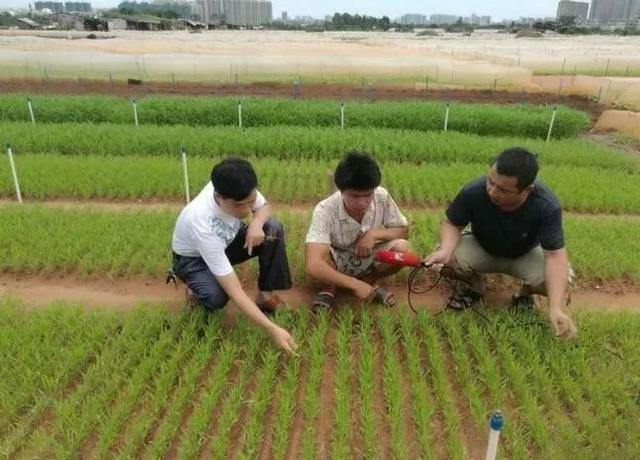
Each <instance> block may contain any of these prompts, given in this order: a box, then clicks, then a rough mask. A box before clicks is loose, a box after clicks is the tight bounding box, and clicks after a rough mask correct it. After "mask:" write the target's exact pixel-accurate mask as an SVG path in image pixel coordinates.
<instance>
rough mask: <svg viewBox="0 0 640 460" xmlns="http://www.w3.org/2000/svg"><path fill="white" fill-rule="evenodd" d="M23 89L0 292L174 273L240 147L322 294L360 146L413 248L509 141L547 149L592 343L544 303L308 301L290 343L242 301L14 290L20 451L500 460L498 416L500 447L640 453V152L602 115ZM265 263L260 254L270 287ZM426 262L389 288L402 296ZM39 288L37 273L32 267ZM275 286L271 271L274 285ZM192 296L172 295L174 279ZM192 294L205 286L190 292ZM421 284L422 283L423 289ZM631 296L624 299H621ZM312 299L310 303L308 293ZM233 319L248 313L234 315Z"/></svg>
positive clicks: (12, 116) (4, 204) (6, 302)
mask: <svg viewBox="0 0 640 460" xmlns="http://www.w3.org/2000/svg"><path fill="white" fill-rule="evenodd" d="M26 101H27V99H26V97H24V96H21V95H19V96H8V95H3V96H0V141H2V143H3V144H5V143H6V144H8V145H9V147H10V148H8V149H6V152H7V153H8V152H9V151H11V152H12V155H13V159H14V164H15V167H16V175H17V177H18V179H19V183H20V188H21V196H22V199H23V200H24V203H22V204H18V203H14V201H16V199H15V198H16V193H15V189H14V180H13V173H12V170H11V168H10V163H9V161H7V159H6V158H4V157H6V156H7V155H5V148H3V151H2V154H3V160H2V161H0V254H2V257H0V283H2V285H3V286H6V285H7V284H8V283H10V282H11V279H15V278H16V277H19V278H20V279H21V280H22V281H23V282H26V283H29V282H30V281H29V280H31V283H32V284H33V285H36V284H37V283H38V282H39V280H42V279H46V280H49V282H50V283H55V280H57V279H58V280H72V281H73V282H74V283H77V286H82V284H83V283H84V282H89V281H92V280H103V281H113V280H126V279H143V280H145V282H146V283H148V284H149V285H151V286H158V289H162V288H163V287H164V275H165V272H166V269H167V268H168V266H169V261H170V242H171V233H172V229H173V225H174V223H175V219H176V217H177V215H178V213H179V211H180V209H181V206H182V205H183V204H184V201H185V188H184V187H185V184H184V182H183V170H182V163H181V149H183V148H184V149H185V151H186V153H187V164H188V172H189V179H190V186H189V188H190V194H191V197H193V196H195V194H196V193H198V191H199V190H200V189H201V187H202V186H203V185H204V184H205V183H206V182H207V181H208V176H209V174H210V171H211V167H212V166H213V164H214V163H215V162H217V161H219V160H220V159H221V158H224V157H225V156H228V155H238V156H241V157H244V158H247V159H249V160H251V162H252V163H253V164H254V166H255V168H256V171H257V173H258V176H259V188H260V190H261V191H262V192H263V193H264V195H265V196H266V197H267V198H268V199H269V200H270V202H271V203H272V204H273V206H274V210H275V216H276V217H277V218H278V219H280V220H281V221H282V222H283V224H284V227H285V229H286V232H287V252H288V254H289V259H290V264H291V269H292V274H293V279H294V284H295V287H294V290H299V291H300V292H303V293H307V294H309V293H310V292H312V289H313V285H312V283H311V281H310V280H309V279H308V277H307V275H306V274H305V272H304V263H303V262H304V261H303V253H304V236H305V234H306V231H307V226H308V224H309V219H310V215H311V211H312V208H313V206H314V204H315V203H317V202H318V201H320V200H321V199H323V198H324V197H326V196H328V195H329V194H331V193H333V191H334V186H333V184H332V179H331V173H332V171H333V170H334V168H335V166H336V164H337V162H338V161H339V159H340V157H341V156H342V155H343V154H344V153H345V152H346V151H349V150H363V151H367V152H370V153H371V154H372V155H373V156H374V157H375V158H376V159H377V160H378V161H379V163H380V166H381V169H382V172H383V184H382V185H383V186H384V187H385V188H387V189H388V190H389V191H390V192H391V194H392V196H393V197H394V199H395V200H396V201H397V203H398V204H399V205H400V207H401V208H402V209H403V211H404V213H405V214H406V215H407V217H408V219H409V221H410V225H411V230H410V238H409V240H410V242H411V244H412V246H413V248H414V250H415V251H416V252H418V253H421V254H424V253H427V252H429V251H430V250H431V249H432V248H433V247H434V245H435V244H436V241H437V235H438V226H439V223H440V221H441V220H442V217H443V211H444V208H445V206H446V205H447V203H448V202H450V201H451V200H452V199H453V197H454V196H455V194H456V193H457V192H458V190H459V189H460V187H461V186H462V185H463V184H465V183H466V182H468V181H469V180H471V179H473V178H475V177H477V176H479V175H482V174H484V173H486V172H487V170H488V168H489V165H490V163H491V161H492V159H493V158H494V157H495V156H496V155H497V154H498V153H499V152H500V151H501V150H502V149H504V148H507V147H510V146H515V145H518V146H523V147H527V148H529V149H531V150H532V151H533V152H535V153H536V154H537V155H538V158H539V161H540V164H541V178H542V179H543V180H544V181H545V182H546V183H548V184H549V185H550V186H551V187H552V188H553V189H554V190H555V191H556V193H557V195H558V196H559V198H560V201H561V203H562V205H563V207H564V209H565V214H564V228H565V233H566V240H567V249H568V251H569V255H570V258H571V262H572V266H573V268H574V269H575V271H576V274H577V280H578V285H577V289H581V290H582V291H581V292H580V293H581V295H582V296H586V295H589V292H590V291H588V289H589V288H588V286H596V285H597V286H598V288H600V287H601V286H602V287H603V288H604V289H603V290H604V291H605V292H607V293H609V292H614V291H615V292H616V294H613V295H611V296H610V297H609V298H608V301H609V302H610V303H609V304H606V305H602V306H601V307H603V308H588V309H587V308H583V306H582V305H580V304H576V305H573V306H572V308H571V315H572V316H573V317H574V319H575V320H576V323H577V325H578V327H579V331H580V333H579V337H578V339H577V340H575V341H563V340H559V339H556V338H555V337H554V336H553V334H552V332H551V331H550V329H549V327H548V325H547V320H546V312H545V308H546V307H545V302H541V305H540V308H539V309H537V310H534V311H531V312H518V313H513V312H510V311H507V309H506V308H504V305H485V306H483V307H481V310H480V311H468V312H464V313H460V314H458V313H452V312H444V313H441V314H434V313H433V312H432V311H430V310H428V309H424V308H418V313H417V314H414V313H413V312H411V310H410V309H409V308H408V306H407V303H406V297H401V298H400V299H399V305H398V306H396V307H395V308H393V309H384V308H382V307H374V306H363V305H359V304H357V302H355V299H351V300H347V301H346V303H345V304H344V305H342V306H340V307H339V308H337V309H336V311H331V312H323V313H320V314H312V313H311V312H310V311H309V309H308V308H307V306H306V305H304V304H295V305H289V307H290V308H289V309H284V310H281V311H278V312H277V313H276V314H275V315H274V316H273V319H274V321H275V322H277V323H278V324H280V325H282V326H284V327H286V328H288V329H289V330H291V331H292V335H293V336H294V337H295V339H296V341H297V342H298V344H299V350H298V351H299V355H298V356H285V355H284V354H281V353H280V352H278V350H276V349H275V348H274V347H273V345H272V344H271V342H270V340H269V338H268V337H267V336H266V335H265V334H263V333H262V332H261V331H259V330H257V329H256V328H254V327H252V326H251V325H250V324H248V323H247V322H246V320H245V319H244V318H242V317H241V316H238V317H237V318H235V321H230V318H229V315H227V314H209V315H208V314H205V313H204V312H203V311H201V310H200V309H197V308H195V309H193V308H189V307H187V306H186V305H184V304H183V302H182V301H181V302H180V303H179V304H176V303H175V302H173V303H169V302H167V303H154V304H145V305H142V304H141V305H139V306H137V307H135V308H130V309H127V310H125V311H123V310H122V309H116V308H111V307H114V305H109V304H106V305H103V307H102V308H92V307H90V306H88V305H85V304H83V303H74V302H68V301H65V302H63V301H55V295H54V294H53V293H52V294H51V295H50V297H51V298H50V301H49V302H47V303H48V305H47V306H45V307H41V306H35V305H34V304H33V303H32V302H31V300H32V299H30V298H28V297H27V298H24V297H15V296H10V295H2V291H0V356H2V361H3V365H2V366H0V456H2V458H11V459H14V458H15V459H32V458H46V459H49V458H55V459H58V458H59V459H69V458H80V459H137V458H151V459H174V458H178V459H209V458H214V459H227V458H233V459H315V458H321V459H324V458H331V459H352V458H358V459H360V458H362V459H377V458H381V459H382V458H394V459H415V458H422V459H445V458H448V459H460V460H463V459H464V460H466V459H479V458H484V454H485V449H486V444H487V436H488V420H489V417H490V414H491V412H492V411H493V410H495V409H500V410H501V411H502V412H503V413H504V415H505V419H506V423H505V429H504V431H503V432H502V434H501V441H500V448H499V458H510V459H530V458H535V459H567V458H576V459H585V460H588V459H604V458H615V459H624V460H626V459H630V460H631V459H637V458H640V438H639V437H638V436H637V420H638V418H639V417H640V378H639V377H638V376H639V375H640V354H639V353H638V348H639V346H640V315H638V312H637V310H636V309H630V310H631V311H627V310H629V309H626V308H618V307H617V306H616V301H617V300H616V299H619V296H624V295H631V296H635V297H634V298H638V289H637V287H638V286H640V259H639V258H638V254H640V239H639V238H637V235H640V180H639V179H640V160H639V159H638V157H637V156H633V155H630V154H628V153H627V152H623V151H620V150H617V149H616V148H614V147H610V146H607V145H605V144H602V143H597V142H595V141H592V140H587V139H584V138H583V136H582V134H584V133H585V132H586V130H587V129H588V127H589V123H590V121H589V117H588V115H586V114H584V113H581V112H578V111H575V110H572V109H567V108H562V107H561V108H559V110H558V112H557V114H556V120H555V125H554V131H553V135H552V136H551V139H550V140H549V141H547V134H548V129H549V122H550V119H551V114H552V110H553V108H552V107H535V106H529V105H513V106H500V107H498V106H491V105H471V104H469V105H452V106H451V108H450V120H449V124H448V130H447V131H446V132H444V130H443V123H444V117H445V106H444V104H430V103H424V102H411V103H390V102H389V103H380V102H373V103H352V102H348V103H346V104H345V112H346V113H345V126H344V128H341V126H340V102H339V101H294V100H289V101H285V100H260V99H247V100H242V104H243V109H242V110H243V112H242V113H243V124H242V128H240V127H239V126H238V111H237V110H238V108H237V103H238V100H237V99H225V98H218V99H215V98H209V99H207V98H178V97H159V96H158V97H149V98H144V99H141V100H139V101H137V104H138V105H137V109H138V116H139V126H135V125H134V120H133V112H132V106H131V103H130V101H127V100H125V99H118V98H107V97H51V96H48V97H38V98H33V99H32V102H33V107H34V117H35V124H33V123H31V121H30V116H29V112H28V108H27V103H26ZM255 269H256V264H255V262H251V263H248V264H245V266H242V267H240V268H239V274H240V276H241V279H242V280H244V281H246V282H247V283H248V284H249V287H250V288H253V287H255V286H254V285H255V282H253V281H251V280H252V279H253V278H255ZM406 279H407V272H406V271H405V272H401V273H399V274H398V275H396V276H394V277H393V278H392V279H391V280H389V281H388V283H389V284H390V285H391V286H392V287H393V288H395V289H396V290H397V292H402V288H403V286H405V283H406ZM25 280H26V281H25ZM252 283H253V284H252ZM171 289H173V288H171ZM180 289H183V288H182V287H180ZM404 289H406V287H404ZM617 296H618V297H617ZM303 297H305V296H301V297H300V298H303ZM638 307H640V305H638ZM227 313H229V312H227Z"/></svg>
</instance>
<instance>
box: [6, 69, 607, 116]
mask: <svg viewBox="0 0 640 460" xmlns="http://www.w3.org/2000/svg"><path fill="white" fill-rule="evenodd" d="M0 88H1V89H2V91H3V92H5V93H30V94H34V93H35V94H69V95H80V94H105V95H112V96H127V97H132V96H146V95H151V94H169V95H182V96H189V95H190V96H200V95H202V96H260V97H280V98H283V97H284V98H287V97H293V96H294V86H293V84H289V83H287V84H284V83H275V82H265V83H239V84H237V85H236V84H234V83H225V82H222V83H206V82H182V81H181V82H178V83H177V84H176V85H174V84H173V83H171V82H161V81H149V82H144V84H142V85H130V84H128V83H127V82H124V81H114V82H113V83H110V82H108V81H106V80H104V81H103V80H89V79H73V80H72V79H69V80H52V79H51V80H48V81H47V82H46V83H45V82H43V81H42V80H41V79H17V78H15V79H8V80H0ZM297 97H299V98H301V99H337V100H394V101H402V100H413V99H420V100H436V101H445V100H446V101H455V102H474V103H491V104H519V103H527V104H537V105H539V104H542V105H545V104H564V105H567V106H570V107H573V108H575V109H578V110H583V111H585V112H587V113H589V114H590V115H591V117H592V119H593V121H594V122H595V120H597V119H598V118H599V117H600V115H601V113H602V112H603V110H604V109H605V106H604V105H602V104H598V103H596V102H594V101H592V100H591V99H590V98H588V97H585V96H577V95H558V94H556V93H544V92H531V93H525V92H521V91H520V92H510V91H492V90H469V89H457V88H455V89H454V88H451V89H431V88H430V89H429V90H428V91H425V89H424V88H420V89H416V88H411V87H399V86H372V87H369V86H368V85H365V86H364V87H363V86H361V85H345V84H311V83H309V84H307V83H304V82H303V84H302V85H301V87H300V89H299V96H297Z"/></svg>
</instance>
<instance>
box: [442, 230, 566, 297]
mask: <svg viewBox="0 0 640 460" xmlns="http://www.w3.org/2000/svg"><path fill="white" fill-rule="evenodd" d="M453 259H454V260H453V263H452V268H453V270H454V271H455V272H456V273H457V274H459V275H461V276H462V277H471V279H470V281H471V282H470V283H469V284H470V286H471V287H472V288H473V289H476V290H478V291H480V290H482V289H481V286H482V280H481V278H480V276H479V275H480V274H484V273H502V274H505V275H510V276H513V277H514V278H517V279H519V280H522V281H524V283H525V284H527V285H529V286H532V287H537V286H542V285H543V284H544V283H545V273H544V267H545V256H544V251H543V249H542V247H541V246H536V247H535V248H533V249H532V250H531V251H529V252H527V253H526V254H524V255H523V256H520V257H518V258H517V259H508V258H505V257H496V256H493V255H491V254H489V253H488V252H487V251H485V249H484V248H483V247H482V246H480V243H478V240H476V238H475V236H473V234H471V233H463V234H462V238H461V239H460V243H459V244H458V247H457V248H456V251H455V252H454V255H453ZM573 277H574V273H573V270H572V269H571V266H569V283H572V282H573ZM474 278H475V279H474Z"/></svg>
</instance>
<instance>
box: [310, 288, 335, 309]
mask: <svg viewBox="0 0 640 460" xmlns="http://www.w3.org/2000/svg"><path fill="white" fill-rule="evenodd" d="M335 303H336V296H335V294H334V293H333V292H330V291H320V292H318V293H317V294H316V295H315V296H313V300H312V301H311V309H312V310H314V311H320V310H329V309H331V308H332V307H333V306H334V305H335Z"/></svg>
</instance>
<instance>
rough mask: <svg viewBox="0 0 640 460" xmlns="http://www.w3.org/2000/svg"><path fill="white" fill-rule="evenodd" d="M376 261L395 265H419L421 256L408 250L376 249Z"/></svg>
mask: <svg viewBox="0 0 640 460" xmlns="http://www.w3.org/2000/svg"><path fill="white" fill-rule="evenodd" d="M375 259H376V262H380V263H383V264H386V265H394V266H396V267H419V266H420V265H422V258H420V257H419V256H417V255H415V254H411V253H410V252H404V253H403V252H396V251H386V250H383V251H378V252H376V255H375Z"/></svg>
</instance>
